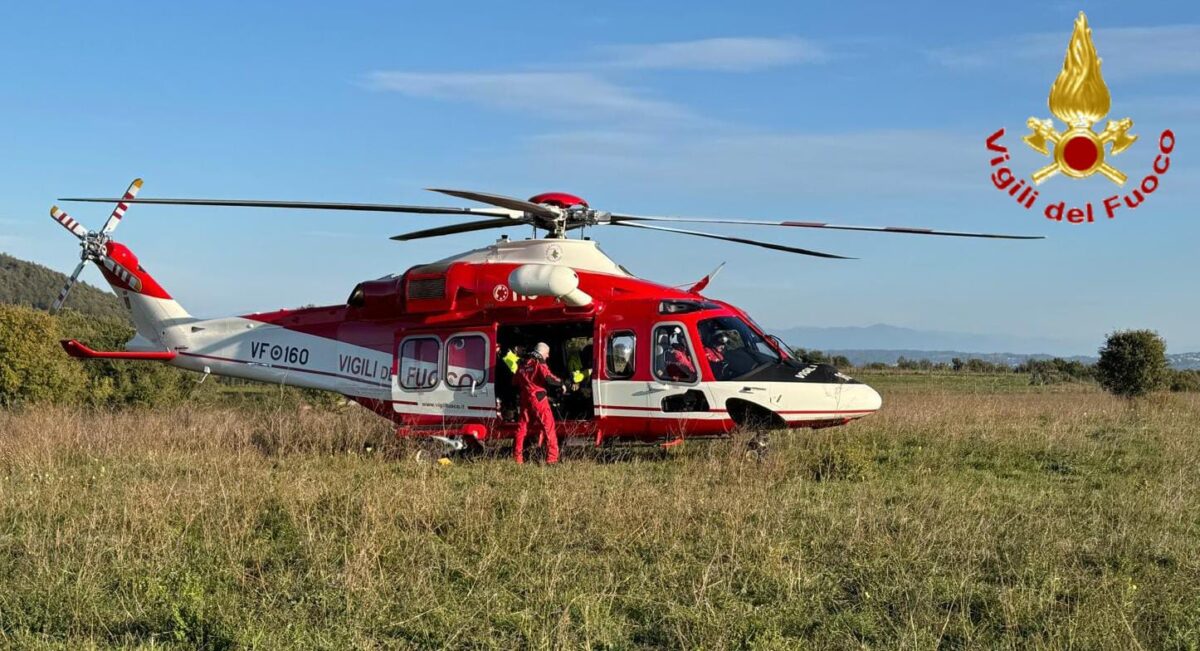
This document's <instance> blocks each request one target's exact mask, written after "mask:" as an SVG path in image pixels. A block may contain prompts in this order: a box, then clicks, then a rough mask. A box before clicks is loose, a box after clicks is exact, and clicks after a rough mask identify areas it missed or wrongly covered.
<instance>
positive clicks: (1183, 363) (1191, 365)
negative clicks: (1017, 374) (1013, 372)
mask: <svg viewBox="0 0 1200 651" xmlns="http://www.w3.org/2000/svg"><path fill="white" fill-rule="evenodd" d="M819 350H821V352H824V353H826V354H828V355H842V356H843V357H845V358H846V359H848V360H850V363H851V364H853V365H855V366H866V365H867V364H888V365H893V364H895V363H896V360H898V359H900V358H901V357H903V358H905V359H911V360H917V361H919V360H922V359H927V360H929V361H931V362H934V363H944V364H949V363H950V361H951V360H953V359H954V358H956V357H957V358H958V359H961V360H964V361H966V360H968V359H981V360H983V361H985V362H991V363H992V364H1007V365H1008V366H1017V365H1018V364H1022V363H1024V362H1027V361H1029V360H1031V359H1037V360H1044V359H1052V358H1054V357H1055V355H1046V354H1040V353H1039V354H1019V353H968V352H963V351H961V350H837V349H833V350H824V349H819ZM1062 357H1063V359H1065V360H1067V361H1070V362H1081V363H1083V364H1095V363H1096V362H1097V361H1099V359H1100V358H1098V357H1096V356H1095V355H1071V356H1062ZM1167 363H1168V364H1170V365H1171V367H1172V368H1177V369H1179V370H1189V369H1200V353H1172V354H1168V355H1167Z"/></svg>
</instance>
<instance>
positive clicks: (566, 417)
mask: <svg viewBox="0 0 1200 651" xmlns="http://www.w3.org/2000/svg"><path fill="white" fill-rule="evenodd" d="M594 332H595V322H594V321H591V320H588V321H563V322H555V323H523V324H521V325H501V326H500V327H499V329H498V330H497V334H496V343H497V344H499V353H498V354H497V356H498V357H499V358H503V357H504V355H505V354H507V353H508V351H510V350H516V349H517V347H521V348H522V349H524V350H525V351H531V350H533V347H534V346H536V345H537V344H538V342H544V343H545V344H546V345H548V346H550V359H548V360H546V363H547V365H549V366H550V371H551V372H552V373H554V374H555V375H556V376H558V377H559V378H560V379H562V381H563V382H564V383H565V384H578V385H579V389H578V390H576V391H573V392H553V391H552V392H551V394H550V402H551V405H552V407H553V408H554V415H555V419H556V420H558V421H560V422H561V421H590V420H593V419H594V418H595V413H596V412H595V407H594V405H593V401H592V370H593V369H594V368H595V367H596V362H595V360H596V352H595V347H594V346H593V345H592V343H593V342H592V339H593V336H594ZM496 397H497V398H499V400H500V413H501V416H502V417H503V418H504V420H506V421H516V419H517V414H518V412H517V407H518V404H517V403H518V399H517V392H516V389H515V388H514V387H513V384H512V372H511V371H509V369H508V366H507V365H505V363H504V362H503V361H502V359H500V360H497V363H496Z"/></svg>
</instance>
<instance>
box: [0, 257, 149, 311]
mask: <svg viewBox="0 0 1200 651" xmlns="http://www.w3.org/2000/svg"><path fill="white" fill-rule="evenodd" d="M66 282H67V276H66V274H61V273H59V272H57V271H54V270H53V269H49V268H47V267H43V266H42V265H40V264H36V263H33V262H26V261H24V260H21V259H19V258H14V257H12V256H10V255H5V254H3V253H0V303H10V304H14V305H24V306H27V307H33V308H37V309H39V310H47V309H50V305H51V304H52V303H53V302H54V299H55V298H57V297H58V292H59V290H61V289H62V288H63V285H65V284H66ZM67 307H69V308H71V309H74V310H76V311H79V312H82V313H84V314H88V315H92V316H100V317H107V318H114V319H119V320H121V321H127V320H128V319H129V317H128V315H127V313H126V312H125V308H124V307H123V306H122V305H121V300H120V299H118V298H117V296H116V295H115V294H113V293H111V292H107V291H104V290H102V289H98V288H96V287H93V286H91V285H88V284H87V283H84V282H80V283H78V284H76V285H75V289H72V290H71V295H70V296H69V297H68V298H67Z"/></svg>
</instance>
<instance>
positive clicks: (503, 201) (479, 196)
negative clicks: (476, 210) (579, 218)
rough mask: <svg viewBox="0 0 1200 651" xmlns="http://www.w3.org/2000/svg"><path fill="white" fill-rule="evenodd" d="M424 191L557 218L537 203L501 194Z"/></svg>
mask: <svg viewBox="0 0 1200 651" xmlns="http://www.w3.org/2000/svg"><path fill="white" fill-rule="evenodd" d="M425 189H426V190H429V191H430V192H441V193H442V194H448V195H450V196H452V197H458V198H459V199H470V200H471V201H478V202H479V203H486V204H490V205H493V206H500V207H501V208H508V209H510V210H520V211H522V212H526V213H529V214H531V215H537V216H538V217H544V218H546V219H554V218H555V217H558V212H557V211H554V210H551V209H550V208H547V207H546V206H543V205H541V204H537V203H533V202H530V201H525V200H524V199H516V198H514V197H506V196H504V195H501V194H491V193H489V192H475V191H473V190H449V189H446V188H425Z"/></svg>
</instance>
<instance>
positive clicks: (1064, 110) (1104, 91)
mask: <svg viewBox="0 0 1200 651" xmlns="http://www.w3.org/2000/svg"><path fill="white" fill-rule="evenodd" d="M1111 102H1112V99H1111V97H1109V94H1108V86H1107V85H1105V83H1104V77H1102V76H1101V75H1100V57H1099V56H1097V55H1096V46H1095V45H1094V44H1092V30H1091V28H1089V27H1088V23H1087V16H1085V15H1083V12H1082V11H1081V12H1079V17H1078V18H1076V19H1075V31H1074V32H1072V33H1071V42H1070V43H1069V44H1067V56H1066V58H1065V59H1064V60H1063V69H1062V72H1060V73H1058V79H1055V80H1054V85H1053V86H1051V87H1050V99H1049V104H1050V112H1051V113H1053V114H1054V115H1055V117H1057V118H1058V119H1059V120H1062V121H1063V122H1064V123H1066V125H1067V129H1066V130H1065V131H1063V132H1059V131H1058V130H1057V129H1055V128H1054V122H1053V121H1051V120H1050V119H1045V120H1039V119H1037V118H1029V120H1028V121H1026V124H1027V125H1028V126H1029V129H1030V131H1031V133H1030V134H1029V135H1027V136H1025V138H1024V140H1025V143H1026V144H1027V145H1029V146H1030V147H1032V148H1034V149H1036V150H1037V151H1038V152H1040V153H1041V154H1043V155H1045V156H1053V157H1054V162H1053V163H1050V164H1049V165H1047V166H1045V167H1043V168H1041V169H1039V170H1037V171H1035V172H1034V173H1033V181H1034V183H1039V184H1040V183H1041V182H1042V181H1045V180H1046V179H1048V178H1050V177H1051V176H1054V175H1055V174H1057V173H1059V172H1061V173H1063V174H1065V175H1067V176H1069V177H1071V178H1076V179H1082V178H1085V177H1088V176H1091V175H1092V174H1095V173H1097V172H1099V173H1100V174H1103V175H1104V176H1105V177H1106V178H1108V180H1110V181H1112V182H1113V183H1116V184H1117V185H1123V184H1124V183H1125V178H1126V177H1125V174H1124V173H1122V172H1121V170H1118V169H1117V168H1115V167H1113V166H1112V165H1109V164H1108V163H1107V162H1105V161H1104V153H1105V152H1104V147H1105V145H1109V144H1111V145H1112V147H1111V151H1110V152H1109V153H1110V154H1111V155H1113V156H1116V155H1117V154H1119V153H1121V152H1123V151H1125V150H1126V149H1128V148H1129V146H1130V145H1132V144H1133V143H1134V141H1135V140H1137V136H1135V135H1132V134H1130V133H1129V130H1130V129H1131V128H1132V127H1133V120H1130V119H1129V118H1125V119H1123V120H1116V121H1113V120H1109V121H1108V124H1107V125H1106V126H1105V127H1104V131H1101V132H1100V133H1096V132H1095V131H1093V130H1092V125H1094V124H1095V123H1097V122H1099V121H1100V120H1101V118H1103V117H1104V116H1105V115H1108V109H1109V107H1110V105H1111ZM1047 143H1049V144H1050V145H1053V147H1054V149H1053V151H1051V150H1050V148H1049V147H1048V146H1047Z"/></svg>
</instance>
